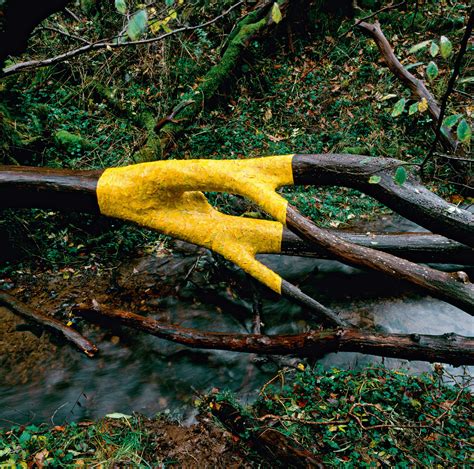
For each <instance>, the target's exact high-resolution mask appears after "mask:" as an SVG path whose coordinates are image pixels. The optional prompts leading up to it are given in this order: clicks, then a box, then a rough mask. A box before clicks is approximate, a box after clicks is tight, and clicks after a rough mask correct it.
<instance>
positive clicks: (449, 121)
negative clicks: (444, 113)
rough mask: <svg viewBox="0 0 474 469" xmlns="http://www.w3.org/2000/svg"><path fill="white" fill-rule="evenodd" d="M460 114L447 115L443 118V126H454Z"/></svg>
mask: <svg viewBox="0 0 474 469" xmlns="http://www.w3.org/2000/svg"><path fill="white" fill-rule="evenodd" d="M461 117H462V114H453V115H452V116H448V117H446V118H445V119H444V120H443V126H444V127H447V128H448V129H450V128H451V127H453V126H455V125H456V123H457V122H458V120H459V119H461Z"/></svg>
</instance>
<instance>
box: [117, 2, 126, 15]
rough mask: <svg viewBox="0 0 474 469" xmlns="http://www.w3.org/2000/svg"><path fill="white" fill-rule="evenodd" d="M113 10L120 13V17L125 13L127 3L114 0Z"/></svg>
mask: <svg viewBox="0 0 474 469" xmlns="http://www.w3.org/2000/svg"><path fill="white" fill-rule="evenodd" d="M115 8H116V9H117V11H118V12H119V13H122V15H125V13H127V3H126V2H125V0H115Z"/></svg>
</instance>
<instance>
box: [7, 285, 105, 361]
mask: <svg viewBox="0 0 474 469" xmlns="http://www.w3.org/2000/svg"><path fill="white" fill-rule="evenodd" d="M0 305H2V306H5V307H6V308H8V309H9V310H10V311H12V312H13V313H16V314H18V315H19V316H21V317H23V318H25V319H27V320H28V321H31V322H33V323H35V324H39V325H40V326H42V327H44V328H45V329H48V330H49V331H52V332H54V333H59V334H60V335H62V336H63V337H64V338H65V339H66V340H67V341H68V342H71V343H72V344H73V345H74V346H75V347H77V348H78V349H79V350H80V351H81V352H84V353H85V354H86V355H87V356H88V357H91V358H92V357H93V356H94V355H95V354H96V353H97V351H98V349H97V347H96V346H95V345H94V344H93V343H92V342H90V341H89V340H87V339H86V338H85V337H84V336H82V335H81V334H79V332H77V331H75V330H74V329H72V328H71V327H69V326H66V325H65V324H63V323H62V322H61V321H58V320H57V319H54V318H51V317H49V316H45V315H44V314H43V313H41V312H39V311H38V310H36V309H33V308H32V307H31V306H28V305H27V304H25V303H23V302H21V301H19V300H17V299H16V298H15V297H14V296H12V295H10V294H9V293H6V292H3V291H2V292H0Z"/></svg>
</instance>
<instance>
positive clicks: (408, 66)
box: [403, 62, 424, 70]
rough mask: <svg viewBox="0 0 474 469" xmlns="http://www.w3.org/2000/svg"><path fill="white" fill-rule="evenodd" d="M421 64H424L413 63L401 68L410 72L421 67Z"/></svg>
mask: <svg viewBox="0 0 474 469" xmlns="http://www.w3.org/2000/svg"><path fill="white" fill-rule="evenodd" d="M423 64H424V62H415V63H414V64H408V65H405V66H404V67H403V68H404V69H405V70H411V69H412V68H416V67H419V66H420V65H423Z"/></svg>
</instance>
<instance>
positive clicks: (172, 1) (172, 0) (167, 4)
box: [165, 0, 174, 7]
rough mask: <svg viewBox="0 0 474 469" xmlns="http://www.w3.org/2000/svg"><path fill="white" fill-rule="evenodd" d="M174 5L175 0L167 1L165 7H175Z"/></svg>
mask: <svg viewBox="0 0 474 469" xmlns="http://www.w3.org/2000/svg"><path fill="white" fill-rule="evenodd" d="M173 3H174V0H166V1H165V5H166V6H167V7H171V6H173Z"/></svg>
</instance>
